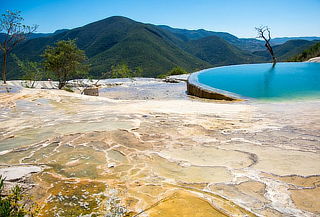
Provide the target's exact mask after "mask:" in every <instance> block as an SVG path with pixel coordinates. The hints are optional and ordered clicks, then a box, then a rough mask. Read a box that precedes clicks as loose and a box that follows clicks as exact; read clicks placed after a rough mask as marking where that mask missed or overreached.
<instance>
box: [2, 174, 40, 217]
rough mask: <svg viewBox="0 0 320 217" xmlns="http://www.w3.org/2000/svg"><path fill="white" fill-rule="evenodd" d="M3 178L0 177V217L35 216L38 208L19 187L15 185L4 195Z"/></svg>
mask: <svg viewBox="0 0 320 217" xmlns="http://www.w3.org/2000/svg"><path fill="white" fill-rule="evenodd" d="M4 180H5V179H4V178H3V177H2V176H1V175H0V216H1V217H24V216H29V217H33V216H36V215H37V213H38V208H37V205H36V204H35V203H33V202H32V201H31V199H30V197H29V196H28V195H26V194H25V193H24V192H23V191H22V189H21V187H19V186H18V185H16V186H15V187H13V188H11V189H10V191H9V192H8V194H5V193H4Z"/></svg>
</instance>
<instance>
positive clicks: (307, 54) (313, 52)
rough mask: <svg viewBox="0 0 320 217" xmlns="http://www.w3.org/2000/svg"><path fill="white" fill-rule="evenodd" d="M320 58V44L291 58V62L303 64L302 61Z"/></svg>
mask: <svg viewBox="0 0 320 217" xmlns="http://www.w3.org/2000/svg"><path fill="white" fill-rule="evenodd" d="M319 56H320V42H318V43H316V44H314V45H313V46H311V47H310V48H308V49H306V50H304V51H303V52H302V53H300V54H298V55H295V56H294V57H292V58H290V59H289V61H294V62H302V61H307V60H309V59H311V58H314V57H319Z"/></svg>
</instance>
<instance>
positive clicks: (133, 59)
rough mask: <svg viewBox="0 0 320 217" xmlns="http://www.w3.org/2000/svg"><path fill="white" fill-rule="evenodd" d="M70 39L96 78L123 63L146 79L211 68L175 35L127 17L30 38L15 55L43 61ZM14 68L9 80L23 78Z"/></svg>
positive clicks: (10, 70)
mask: <svg viewBox="0 0 320 217" xmlns="http://www.w3.org/2000/svg"><path fill="white" fill-rule="evenodd" d="M67 39H77V45H78V46H79V48H80V49H83V50H84V51H85V53H86V55H87V56H88V58H89V62H90V64H91V71H90V74H91V75H94V76H99V75H101V73H104V72H108V71H109V70H110V68H111V66H112V65H114V64H119V63H121V62H124V63H126V64H128V66H129V67H130V68H135V67H142V69H143V71H144V74H143V75H144V76H146V77H155V76H158V75H159V74H163V73H165V72H167V71H168V70H170V69H171V68H173V67H175V66H181V67H183V68H185V69H186V70H187V71H194V70H199V69H203V68H208V67H210V66H211V65H210V64H209V63H207V62H205V61H203V60H201V59H199V58H197V57H195V56H193V55H191V54H189V53H188V52H186V51H184V50H183V49H181V48H180V47H181V46H182V44H183V43H184V42H183V41H181V40H180V39H179V38H177V37H176V36H175V35H174V34H172V33H170V32H168V31H165V30H163V29H161V28H159V27H157V26H155V25H150V24H143V23H139V22H135V21H133V20H131V19H128V18H125V17H110V18H107V19H104V20H100V21H97V22H94V23H90V24H88V25H85V26H83V27H80V28H76V29H72V30H65V31H63V32H61V33H59V34H54V35H51V36H47V37H40V38H35V39H31V40H28V41H26V42H25V43H23V44H21V45H20V46H18V47H17V48H16V49H15V50H14V53H15V54H16V55H17V56H18V57H19V58H21V59H29V60H40V59H41V58H40V57H39V55H40V54H41V53H42V52H43V50H44V49H45V48H46V47H47V46H48V45H53V44H54V43H55V42H57V41H59V40H67ZM15 65H16V64H14V63H13V62H12V60H11V61H10V62H9V66H8V72H9V73H8V77H9V78H11V79H12V78H18V77H20V76H21V74H19V73H17V69H16V68H15ZM13 71H14V72H15V73H13Z"/></svg>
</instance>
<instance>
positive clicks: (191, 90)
mask: <svg viewBox="0 0 320 217" xmlns="http://www.w3.org/2000/svg"><path fill="white" fill-rule="evenodd" d="M187 93H188V94H189V95H192V96H197V97H200V98H205V99H215V100H226V101H239V99H237V98H234V97H231V96H227V95H224V94H222V93H218V92H215V91H211V90H207V89H204V88H202V87H199V86H197V85H195V84H191V83H190V82H189V81H187Z"/></svg>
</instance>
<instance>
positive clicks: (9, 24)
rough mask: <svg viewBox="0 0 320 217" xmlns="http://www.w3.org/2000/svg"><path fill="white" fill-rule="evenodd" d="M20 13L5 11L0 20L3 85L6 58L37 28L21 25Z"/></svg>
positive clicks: (5, 78) (4, 81) (5, 80)
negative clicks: (2, 35) (2, 36)
mask: <svg viewBox="0 0 320 217" xmlns="http://www.w3.org/2000/svg"><path fill="white" fill-rule="evenodd" d="M20 13H21V12H20V11H9V10H7V11H6V13H4V14H2V15H1V18H0V33H2V34H4V39H3V40H1V41H0V50H1V52H2V55H3V61H2V80H3V83H4V84H6V82H7V58H8V55H9V53H10V52H11V51H12V49H13V48H14V47H15V46H16V45H17V44H19V43H20V42H22V41H23V40H25V39H26V38H27V36H28V35H29V34H31V33H33V32H35V31H36V29H37V28H38V26H37V25H33V26H27V25H24V24H22V21H23V18H22V17H21V15H20Z"/></svg>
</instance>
